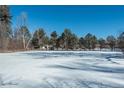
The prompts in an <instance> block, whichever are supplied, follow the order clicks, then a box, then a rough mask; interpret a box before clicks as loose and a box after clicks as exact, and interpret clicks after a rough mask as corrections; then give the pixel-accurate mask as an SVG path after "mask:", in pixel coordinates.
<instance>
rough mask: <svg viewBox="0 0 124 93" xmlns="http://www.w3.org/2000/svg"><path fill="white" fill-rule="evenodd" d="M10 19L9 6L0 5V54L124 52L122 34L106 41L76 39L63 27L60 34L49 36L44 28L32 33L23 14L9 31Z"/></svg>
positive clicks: (93, 36)
mask: <svg viewBox="0 0 124 93" xmlns="http://www.w3.org/2000/svg"><path fill="white" fill-rule="evenodd" d="M11 20H12V16H11V14H10V12H9V6H6V5H4V6H2V5H1V6H0V51H8V50H11V51H12V50H13V51H17V50H31V49H42V50H96V49H99V50H103V49H111V51H114V50H115V49H119V50H121V51H123V52H124V32H121V33H120V35H119V36H118V37H114V36H112V35H110V36H108V37H107V38H106V39H104V38H97V37H96V36H95V35H93V34H91V33H88V34H86V35H85V36H84V37H83V36H82V37H78V36H77V35H76V34H75V33H73V32H72V31H71V29H69V28H65V29H64V31H63V32H62V33H61V34H60V35H59V34H58V33H57V31H53V32H52V33H51V34H50V36H48V35H47V33H46V32H45V30H44V29H43V28H37V29H36V31H34V33H31V32H30V30H29V28H28V25H27V15H26V13H24V12H23V13H21V15H20V16H18V17H17V19H16V20H17V23H16V28H15V29H14V30H12V28H11V25H12V23H11Z"/></svg>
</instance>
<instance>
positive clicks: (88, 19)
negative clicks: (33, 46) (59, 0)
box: [10, 5, 124, 38]
mask: <svg viewBox="0 0 124 93" xmlns="http://www.w3.org/2000/svg"><path fill="white" fill-rule="evenodd" d="M10 12H11V15H12V16H13V19H12V25H13V28H14V27H15V26H16V19H17V16H19V15H20V14H21V12H26V13H27V16H28V27H29V30H30V31H31V32H34V31H35V30H36V29H37V28H44V30H45V32H46V33H47V35H50V33H51V32H52V31H57V33H58V34H59V35H60V34H61V33H62V32H63V31H64V29H65V28H69V29H71V31H72V32H73V33H75V34H77V35H78V36H85V35H86V34H87V33H92V34H94V35H96V36H97V37H99V38H100V37H103V38H105V37H106V36H108V35H114V36H116V35H117V34H118V33H119V32H120V31H123V30H124V6H43V5H41V6H34V5H32V6H29V5H27V6H23V5H21V6H19V5H16V6H10Z"/></svg>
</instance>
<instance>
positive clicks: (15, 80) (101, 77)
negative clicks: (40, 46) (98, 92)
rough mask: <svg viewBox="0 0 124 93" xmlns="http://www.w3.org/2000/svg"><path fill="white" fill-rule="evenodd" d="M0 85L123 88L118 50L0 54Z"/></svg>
mask: <svg viewBox="0 0 124 93" xmlns="http://www.w3.org/2000/svg"><path fill="white" fill-rule="evenodd" d="M0 87H9V88H10V87H14V88H15V87H21V88H23V87H24V88H25V87H30V88H31V87H33V88H39V87H42V88H43V87H45V88H49V87H59V88H63V87H64V88H68V87H73V88H76V87H79V88H80V87H87V88H89V87H123V88H124V58H123V57H122V53H120V52H100V51H89V52H88V51H69V52H67V51H28V52H17V53H0Z"/></svg>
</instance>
